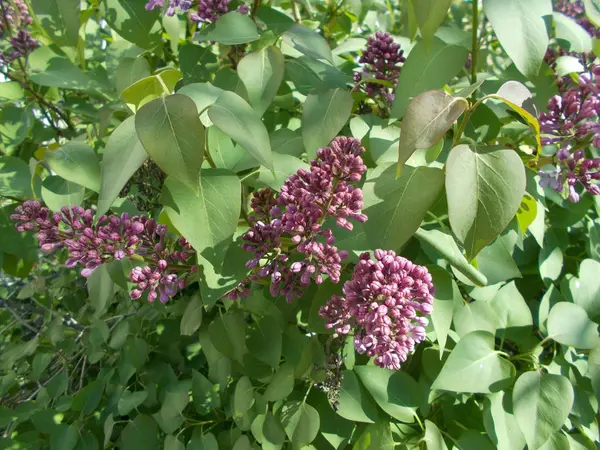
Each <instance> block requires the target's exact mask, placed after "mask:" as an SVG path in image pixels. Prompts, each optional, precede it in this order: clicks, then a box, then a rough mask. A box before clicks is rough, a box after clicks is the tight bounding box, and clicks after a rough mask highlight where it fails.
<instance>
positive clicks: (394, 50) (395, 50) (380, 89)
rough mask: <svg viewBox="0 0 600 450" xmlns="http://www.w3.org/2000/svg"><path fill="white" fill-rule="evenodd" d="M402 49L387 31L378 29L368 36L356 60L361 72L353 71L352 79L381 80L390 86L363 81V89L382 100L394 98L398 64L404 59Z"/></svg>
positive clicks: (398, 73)
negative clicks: (363, 48) (360, 66)
mask: <svg viewBox="0 0 600 450" xmlns="http://www.w3.org/2000/svg"><path fill="white" fill-rule="evenodd" d="M403 55H404V51H403V50H401V49H400V45H399V44H396V43H395V42H394V40H393V38H392V36H390V35H389V34H388V33H383V32H381V31H378V32H377V33H375V36H371V37H369V40H368V42H367V48H366V49H365V51H364V52H363V54H362V56H361V57H360V58H359V60H358V62H359V63H360V64H363V67H362V71H361V72H355V73H354V81H355V82H356V83H358V82H360V81H368V80H373V79H375V80H381V81H383V82H387V83H388V84H391V85H392V87H389V86H386V85H384V84H381V83H369V82H367V83H365V85H364V87H363V88H364V90H365V92H366V94H367V95H368V96H369V97H370V98H373V99H375V98H382V99H383V100H384V102H387V103H391V102H392V101H393V100H394V94H393V92H394V88H395V87H396V85H397V84H398V77H399V76H400V67H399V66H398V64H401V63H403V62H404V61H406V58H405V57H404V56H403Z"/></svg>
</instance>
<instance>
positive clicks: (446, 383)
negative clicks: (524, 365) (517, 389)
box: [432, 331, 515, 394]
mask: <svg viewBox="0 0 600 450" xmlns="http://www.w3.org/2000/svg"><path fill="white" fill-rule="evenodd" d="M514 376H515V368H514V366H513V365H512V364H511V363H510V362H508V361H507V360H506V359H504V358H502V357H501V356H500V355H499V354H498V352H497V351H495V350H494V335H493V334H492V333H489V332H487V331H474V332H472V333H469V334H467V335H466V336H463V337H462V338H461V339H460V341H458V344H456V347H454V350H452V353H450V356H449V357H448V359H447V361H446V363H445V364H444V367H443V368H442V371H441V372H440V374H439V375H438V377H437V378H436V379H435V381H434V383H433V385H432V389H443V390H446V391H452V392H469V393H482V394H489V393H490V392H494V391H497V390H500V389H501V388H502V387H503V386H505V385H506V384H507V383H510V381H511V379H512V378H513V377H514Z"/></svg>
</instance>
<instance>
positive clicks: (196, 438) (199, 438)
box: [186, 427, 219, 450]
mask: <svg viewBox="0 0 600 450" xmlns="http://www.w3.org/2000/svg"><path fill="white" fill-rule="evenodd" d="M203 431H204V430H202V428H199V427H196V428H195V429H194V434H193V435H192V439H191V440H190V442H189V443H188V445H187V449H186V450H219V444H218V442H217V438H216V437H215V435H214V434H212V433H204V432H203Z"/></svg>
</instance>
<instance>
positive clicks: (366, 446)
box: [352, 420, 395, 450]
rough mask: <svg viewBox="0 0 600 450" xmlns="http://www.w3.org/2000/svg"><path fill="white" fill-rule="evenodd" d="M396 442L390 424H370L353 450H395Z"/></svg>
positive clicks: (385, 422) (382, 422) (384, 422)
mask: <svg viewBox="0 0 600 450" xmlns="http://www.w3.org/2000/svg"><path fill="white" fill-rule="evenodd" d="M394 448H395V442H394V439H393V437H392V430H391V429H390V424H389V422H387V421H385V420H382V421H378V422H377V423H374V424H369V425H367V426H366V427H365V428H364V431H363V433H362V434H361V435H360V436H359V438H358V439H357V440H356V443H355V444H354V446H353V447H352V450H370V449H378V450H393V449H394Z"/></svg>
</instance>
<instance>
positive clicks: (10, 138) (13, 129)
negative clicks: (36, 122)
mask: <svg viewBox="0 0 600 450" xmlns="http://www.w3.org/2000/svg"><path fill="white" fill-rule="evenodd" d="M31 119H32V116H31V113H30V111H29V110H28V109H25V108H19V107H17V106H14V105H4V106H3V107H2V109H0V141H1V142H2V143H3V144H4V146H5V147H8V148H7V149H6V150H5V152H6V153H7V154H11V153H13V150H12V149H11V147H12V148H15V147H16V146H17V145H19V144H21V143H22V142H23V141H24V140H25V138H27V136H28V135H29V133H30V131H31V128H32V126H33V123H32V120H31Z"/></svg>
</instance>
